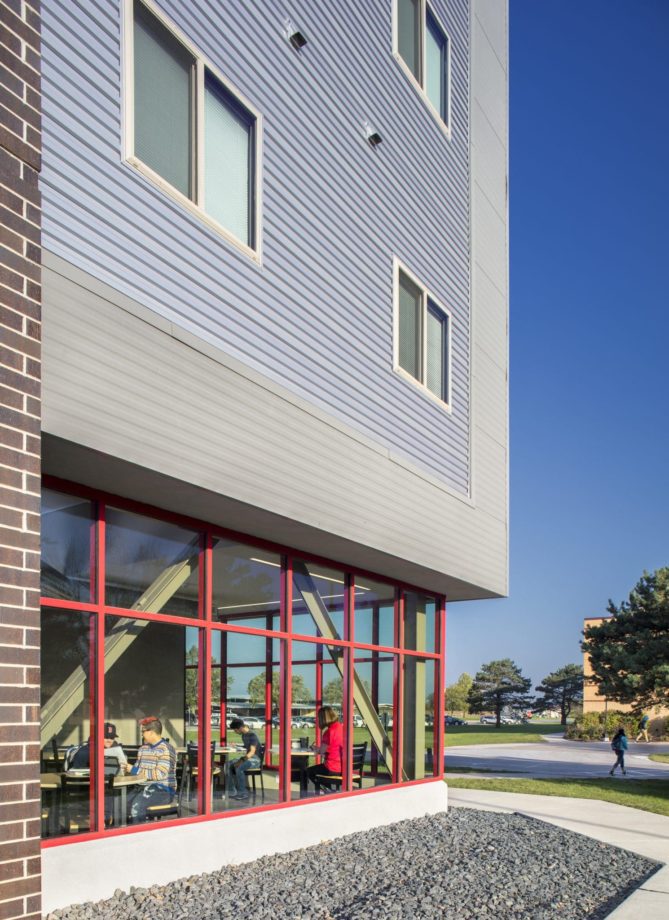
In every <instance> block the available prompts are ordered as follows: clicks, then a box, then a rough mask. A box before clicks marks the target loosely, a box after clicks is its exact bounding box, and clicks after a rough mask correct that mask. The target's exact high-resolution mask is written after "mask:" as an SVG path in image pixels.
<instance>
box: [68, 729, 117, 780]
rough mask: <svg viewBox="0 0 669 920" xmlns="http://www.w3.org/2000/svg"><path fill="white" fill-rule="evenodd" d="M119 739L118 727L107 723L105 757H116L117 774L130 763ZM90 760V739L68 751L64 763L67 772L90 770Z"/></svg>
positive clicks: (104, 736)
mask: <svg viewBox="0 0 669 920" xmlns="http://www.w3.org/2000/svg"><path fill="white" fill-rule="evenodd" d="M117 739H118V735H117V734H116V726H115V725H114V723H113V722H105V724H104V727H103V733H102V743H103V745H104V749H105V751H104V756H105V757H115V758H116V760H117V761H118V770H117V773H122V772H123V766H124V764H126V763H127V762H128V758H127V757H126V756H125V751H124V750H123V748H122V747H121V745H120V744H119V742H118V740H117ZM90 759H91V739H90V738H89V739H88V741H87V742H86V743H85V744H80V745H78V746H76V745H75V746H73V747H70V748H68V749H67V751H66V752H65V760H64V762H63V767H64V769H65V772H67V771H68V770H88V769H89V767H90ZM106 773H107V771H106V770H105V774H106Z"/></svg>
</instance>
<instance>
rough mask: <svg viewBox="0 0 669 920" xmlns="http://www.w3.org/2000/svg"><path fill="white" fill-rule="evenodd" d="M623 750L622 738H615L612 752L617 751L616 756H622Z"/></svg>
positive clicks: (612, 743)
mask: <svg viewBox="0 0 669 920" xmlns="http://www.w3.org/2000/svg"><path fill="white" fill-rule="evenodd" d="M622 749H623V745H622V742H621V740H620V738H614V739H613V741H612V742H611V750H612V751H615V753H616V754H620V752H621V751H622Z"/></svg>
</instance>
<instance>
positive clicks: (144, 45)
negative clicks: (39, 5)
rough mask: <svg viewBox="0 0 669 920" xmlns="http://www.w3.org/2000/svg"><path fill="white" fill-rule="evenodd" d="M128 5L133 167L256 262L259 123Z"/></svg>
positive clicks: (170, 37) (183, 47)
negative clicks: (246, 252) (211, 225)
mask: <svg viewBox="0 0 669 920" xmlns="http://www.w3.org/2000/svg"><path fill="white" fill-rule="evenodd" d="M128 3H129V7H130V10H131V12H129V14H128V15H129V23H128V26H129V35H128V46H129V47H128V51H129V53H128V65H129V67H130V68H131V73H129V74H128V78H129V79H128V91H129V103H130V104H129V107H128V116H129V117H128V118H127V124H126V134H127V137H126V148H127V149H126V156H127V159H128V160H129V161H130V162H131V163H132V164H133V165H134V166H136V167H137V168H138V169H140V170H141V171H142V172H144V173H145V174H147V175H148V176H149V177H150V178H151V179H152V180H153V181H154V182H156V183H157V184H158V185H160V186H161V188H163V189H165V190H166V191H168V192H169V193H170V194H172V195H173V196H174V197H176V198H177V199H178V200H179V201H181V202H182V203H184V204H186V205H187V206H188V207H189V208H190V209H192V210H195V211H196V212H198V213H199V215H200V216H201V217H202V218H203V219H205V220H206V221H207V222H208V223H211V224H213V225H214V226H215V227H216V229H218V230H219V231H222V232H223V234H224V235H225V236H227V237H229V238H231V239H232V240H233V241H234V242H236V243H237V244H241V246H242V248H244V249H247V250H251V254H255V250H256V249H257V227H256V223H257V219H256V183H257V167H256V148H257V137H256V135H257V130H258V127H257V123H258V117H259V116H258V115H257V114H256V113H255V112H254V111H253V110H252V109H251V108H250V106H249V105H248V103H246V102H243V101H242V100H241V99H240V97H239V94H237V93H235V92H234V91H233V90H232V89H231V88H230V86H229V85H228V84H227V83H226V82H225V81H224V79H223V78H222V77H220V76H218V75H217V74H216V73H214V71H213V69H212V68H211V67H210V66H209V65H208V64H205V62H204V60H203V59H202V57H201V56H200V55H198V53H197V52H196V51H195V50H194V49H193V48H192V47H191V46H190V45H189V44H188V43H187V41H186V40H185V39H183V38H182V36H181V35H180V34H179V33H178V31H177V30H176V29H175V28H173V27H172V26H171V25H169V24H168V23H167V22H165V21H164V20H163V19H162V17H160V18H159V16H158V14H157V13H154V12H153V9H152V8H150V7H149V6H148V5H145V4H144V3H140V2H139V0H128Z"/></svg>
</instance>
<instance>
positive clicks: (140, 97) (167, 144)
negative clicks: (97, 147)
mask: <svg viewBox="0 0 669 920" xmlns="http://www.w3.org/2000/svg"><path fill="white" fill-rule="evenodd" d="M134 38H135V155H136V156H138V157H139V159H140V160H142V162H143V163H146V165H147V166H150V167H151V169H153V170H155V171H156V172H157V173H158V175H160V176H162V177H163V179H166V180H167V181H168V182H169V183H170V185H173V186H174V188H176V189H178V190H179V191H180V192H182V193H183V194H184V195H187V196H188V197H189V198H192V197H193V195H192V190H191V75H192V73H193V63H194V62H193V58H192V57H191V56H190V55H189V54H188V53H187V52H186V51H185V49H184V48H183V47H182V46H181V45H180V44H179V42H178V41H177V40H176V39H175V38H174V37H173V36H172V35H171V33H170V32H168V30H167V29H166V28H165V27H164V26H163V25H161V23H159V22H158V20H157V19H155V17H153V16H152V15H151V14H150V13H149V12H147V10H146V9H144V7H143V6H142V5H141V4H140V3H135V32H134Z"/></svg>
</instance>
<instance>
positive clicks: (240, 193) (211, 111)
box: [204, 74, 253, 246]
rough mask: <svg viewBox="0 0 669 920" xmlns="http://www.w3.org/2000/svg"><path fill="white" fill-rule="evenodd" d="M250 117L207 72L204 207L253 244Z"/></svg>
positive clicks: (243, 239)
mask: <svg viewBox="0 0 669 920" xmlns="http://www.w3.org/2000/svg"><path fill="white" fill-rule="evenodd" d="M252 124H253V122H252V120H251V118H250V117H249V116H248V115H247V114H245V113H244V112H243V111H241V109H240V107H239V105H238V104H236V103H235V102H234V101H233V100H232V99H231V98H230V96H229V94H228V93H226V91H225V90H224V89H223V88H222V87H221V86H220V84H219V83H217V82H216V81H215V80H214V79H213V78H212V77H211V76H210V75H209V74H207V80H206V86H205V97H204V131H205V145H204V149H205V153H204V194H205V210H206V211H207V213H208V214H211V216H212V217H213V218H214V219H215V220H217V221H218V222H219V223H220V224H221V225H222V226H223V227H225V229H226V230H229V231H230V232H231V233H232V234H234V236H236V237H237V239H238V240H241V241H242V243H246V245H247V246H252V245H253V240H252V238H251V237H252V234H251V221H250V214H249V202H250V200H251V195H250V182H251V176H250V175H249V169H250V161H251V156H250V154H251V132H252Z"/></svg>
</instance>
